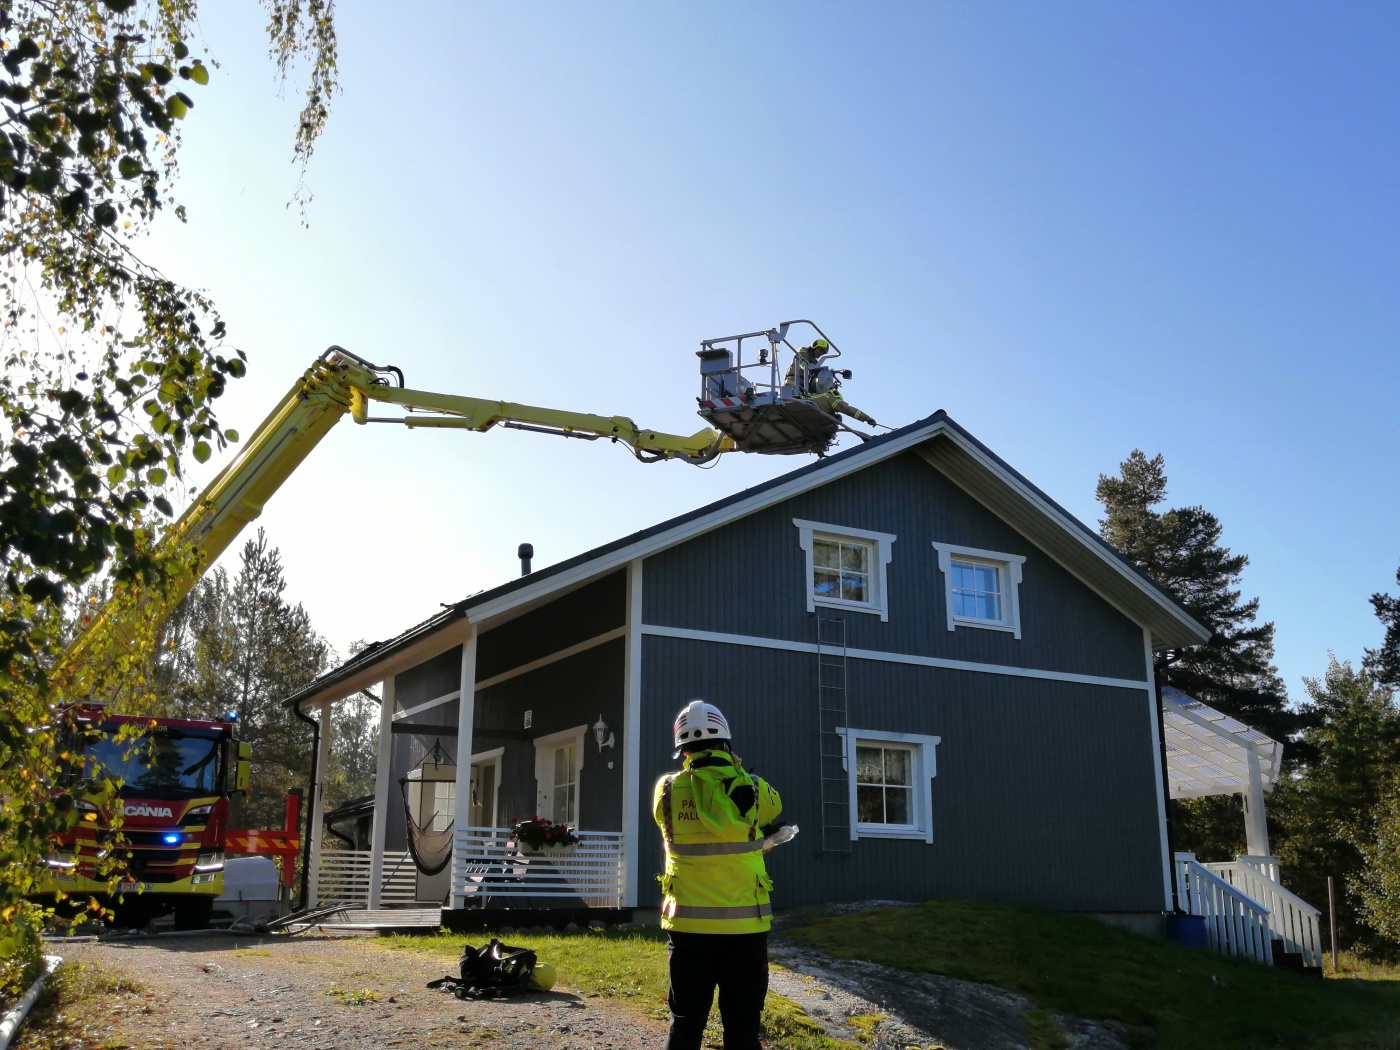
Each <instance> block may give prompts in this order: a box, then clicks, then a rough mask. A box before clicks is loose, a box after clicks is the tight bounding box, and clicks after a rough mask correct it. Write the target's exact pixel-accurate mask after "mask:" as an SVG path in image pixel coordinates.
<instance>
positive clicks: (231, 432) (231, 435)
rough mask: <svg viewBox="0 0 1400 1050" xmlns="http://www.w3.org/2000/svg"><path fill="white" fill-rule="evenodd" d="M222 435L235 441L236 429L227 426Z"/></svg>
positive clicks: (236, 438)
mask: <svg viewBox="0 0 1400 1050" xmlns="http://www.w3.org/2000/svg"><path fill="white" fill-rule="evenodd" d="M224 437H225V438H227V439H228V440H229V441H237V440H238V431H236V430H234V429H233V427H229V428H228V429H227V430H225V431H224Z"/></svg>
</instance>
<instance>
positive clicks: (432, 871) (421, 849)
mask: <svg viewBox="0 0 1400 1050" xmlns="http://www.w3.org/2000/svg"><path fill="white" fill-rule="evenodd" d="M429 759H432V761H433V765H452V764H453V762H452V759H451V758H450V757H449V756H448V754H447V752H445V751H444V750H443V749H442V745H441V744H440V743H438V742H436V741H434V743H433V747H432V750H431V751H429V752H428V753H427V754H426V755H424V756H423V760H422V761H421V762H419V763H418V765H416V766H415V767H414V769H420V770H421V769H422V768H423V766H425V765H427V763H428V760H429ZM409 772H412V770H410V771H409ZM431 783H433V781H430V780H411V779H409V778H408V777H406V776H405V777H402V778H401V779H400V780H399V793H400V794H401V795H402V796H403V815H404V820H405V822H406V823H407V826H408V852H409V854H410V855H411V856H412V857H413V863H414V864H416V865H417V866H418V870H419V871H421V872H422V873H423V874H424V875H436V874H437V873H438V872H440V871H442V869H443V868H445V867H447V862H448V861H450V860H451V859H452V831H453V826H454V824H455V821H454V822H453V823H450V824H448V825H447V827H445V828H443V829H442V830H441V831H429V830H428V829H427V828H425V827H423V825H421V824H419V823H418V821H417V820H415V819H414V817H413V806H412V805H411V804H410V803H409V801H408V785H409V784H417V785H419V787H420V788H421V787H422V785H424V784H431Z"/></svg>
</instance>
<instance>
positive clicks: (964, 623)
mask: <svg viewBox="0 0 1400 1050" xmlns="http://www.w3.org/2000/svg"><path fill="white" fill-rule="evenodd" d="M953 625H954V626H956V627H980V628H982V629H983V630H984V631H1005V632H1006V633H1007V634H1016V633H1017V631H1016V628H1015V627H1013V626H1011V624H1009V623H1001V622H998V621H996V620H968V619H964V618H963V617H961V616H954V617H953Z"/></svg>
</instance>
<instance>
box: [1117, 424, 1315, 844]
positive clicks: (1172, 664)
mask: <svg viewBox="0 0 1400 1050" xmlns="http://www.w3.org/2000/svg"><path fill="white" fill-rule="evenodd" d="M1119 471H1120V472H1119V474H1118V476H1117V477H1110V476H1108V475H1103V474H1101V475H1099V483H1098V488H1097V491H1096V496H1097V498H1098V500H1099V502H1100V503H1102V504H1103V507H1104V512H1105V515H1104V517H1103V518H1102V519H1101V520H1100V522H1099V531H1100V533H1101V535H1102V536H1103V538H1104V539H1106V540H1107V541H1108V542H1109V543H1111V544H1112V545H1113V546H1114V547H1116V548H1117V549H1118V550H1119V551H1120V552H1121V553H1122V554H1123V556H1124V557H1126V558H1127V559H1128V560H1129V561H1130V562H1132V563H1133V564H1134V565H1136V566H1137V567H1138V568H1139V569H1141V570H1142V571H1143V572H1145V573H1146V574H1147V575H1148V576H1149V577H1151V579H1152V580H1153V581H1154V582H1155V583H1157V584H1158V586H1160V587H1162V588H1163V589H1164V590H1166V591H1167V592H1168V593H1170V594H1172V595H1174V596H1175V597H1176V599H1177V600H1178V601H1180V602H1181V604H1182V605H1184V606H1185V607H1186V609H1187V611H1188V612H1190V613H1191V614H1192V615H1193V616H1194V617H1195V618H1196V619H1197V620H1199V621H1200V622H1201V623H1202V624H1204V625H1205V626H1206V627H1209V628H1210V630H1211V637H1210V640H1209V641H1207V642H1206V643H1205V644H1203V645H1196V646H1191V647H1187V648H1178V649H1169V650H1166V651H1164V652H1159V653H1157V654H1156V656H1155V658H1154V662H1155V671H1156V673H1157V676H1158V680H1159V681H1161V682H1165V683H1167V684H1170V685H1173V686H1175V687H1176V688H1178V689H1180V690H1181V691H1182V692H1184V693H1186V694H1188V695H1190V696H1193V697H1195V698H1196V699H1197V700H1200V701H1202V702H1204V703H1207V704H1209V705H1210V706H1211V707H1214V708H1216V709H1217V710H1220V711H1223V712H1225V713H1226V714H1228V715H1232V716H1234V717H1235V718H1238V719H1239V720H1240V721H1241V722H1244V723H1245V724H1247V725H1250V726H1253V727H1254V728H1256V729H1258V730H1260V731H1261V732H1264V733H1266V734H1268V735H1269V736H1271V737H1273V738H1274V739H1275V740H1288V739H1289V738H1290V737H1291V736H1292V735H1293V734H1294V733H1295V732H1296V730H1297V728H1298V725H1299V720H1298V717H1297V715H1296V714H1294V713H1293V712H1290V711H1289V710H1287V706H1286V705H1287V702H1288V701H1287V694H1286V692H1285V689H1284V686H1283V682H1282V681H1281V680H1280V679H1279V676H1278V671H1277V670H1276V669H1275V667H1274V665H1273V657H1274V625H1273V624H1272V623H1258V622H1257V617H1258V614H1259V599H1257V598H1251V599H1250V600H1248V601H1245V600H1243V599H1242V596H1241V592H1240V589H1239V582H1240V574H1241V573H1242V572H1243V571H1244V568H1245V566H1246V565H1248V564H1249V558H1248V557H1246V556H1245V555H1243V554H1235V553H1233V552H1231V550H1230V549H1229V548H1228V547H1224V546H1222V545H1221V542H1220V538H1221V532H1222V529H1221V525H1220V520H1219V519H1218V518H1217V517H1216V516H1215V515H1214V514H1212V513H1210V512H1209V511H1207V510H1206V509H1204V508H1203V507H1178V508H1170V509H1159V508H1160V507H1161V505H1162V504H1163V503H1164V502H1165V501H1166V498H1167V475H1166V468H1165V461H1164V460H1163V458H1162V456H1161V455H1157V456H1154V457H1152V458H1151V459H1148V458H1147V456H1146V455H1145V454H1144V453H1143V452H1142V451H1141V450H1140V449H1134V450H1133V451H1132V454H1131V455H1129V456H1128V458H1127V459H1126V460H1124V461H1123V462H1122V463H1121V464H1120V466H1119ZM1285 756H1286V757H1297V755H1296V753H1294V752H1292V751H1285ZM1171 808H1172V818H1173V819H1172V827H1173V831H1174V839H1175V841H1174V843H1173V847H1174V848H1176V849H1181V850H1188V851H1191V852H1195V853H1197V854H1198V855H1200V856H1201V857H1203V858H1206V859H1212V860H1216V859H1218V860H1226V859H1231V858H1232V857H1233V856H1234V855H1236V854H1238V853H1241V852H1243V850H1244V846H1245V841H1244V837H1245V836H1244V812H1243V807H1242V804H1241V802H1240V799H1239V798H1238V797H1237V796H1216V797H1211V798H1202V799H1193V800H1191V801H1186V802H1174V803H1172V807H1171Z"/></svg>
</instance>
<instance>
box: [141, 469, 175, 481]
mask: <svg viewBox="0 0 1400 1050" xmlns="http://www.w3.org/2000/svg"><path fill="white" fill-rule="evenodd" d="M169 476H170V475H169V474H167V473H166V472H165V470H164V469H163V468H161V467H153V468H151V469H150V470H148V471H146V480H147V481H149V482H150V483H151V484H152V485H164V484H165V479H166V478H168V477H169Z"/></svg>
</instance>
